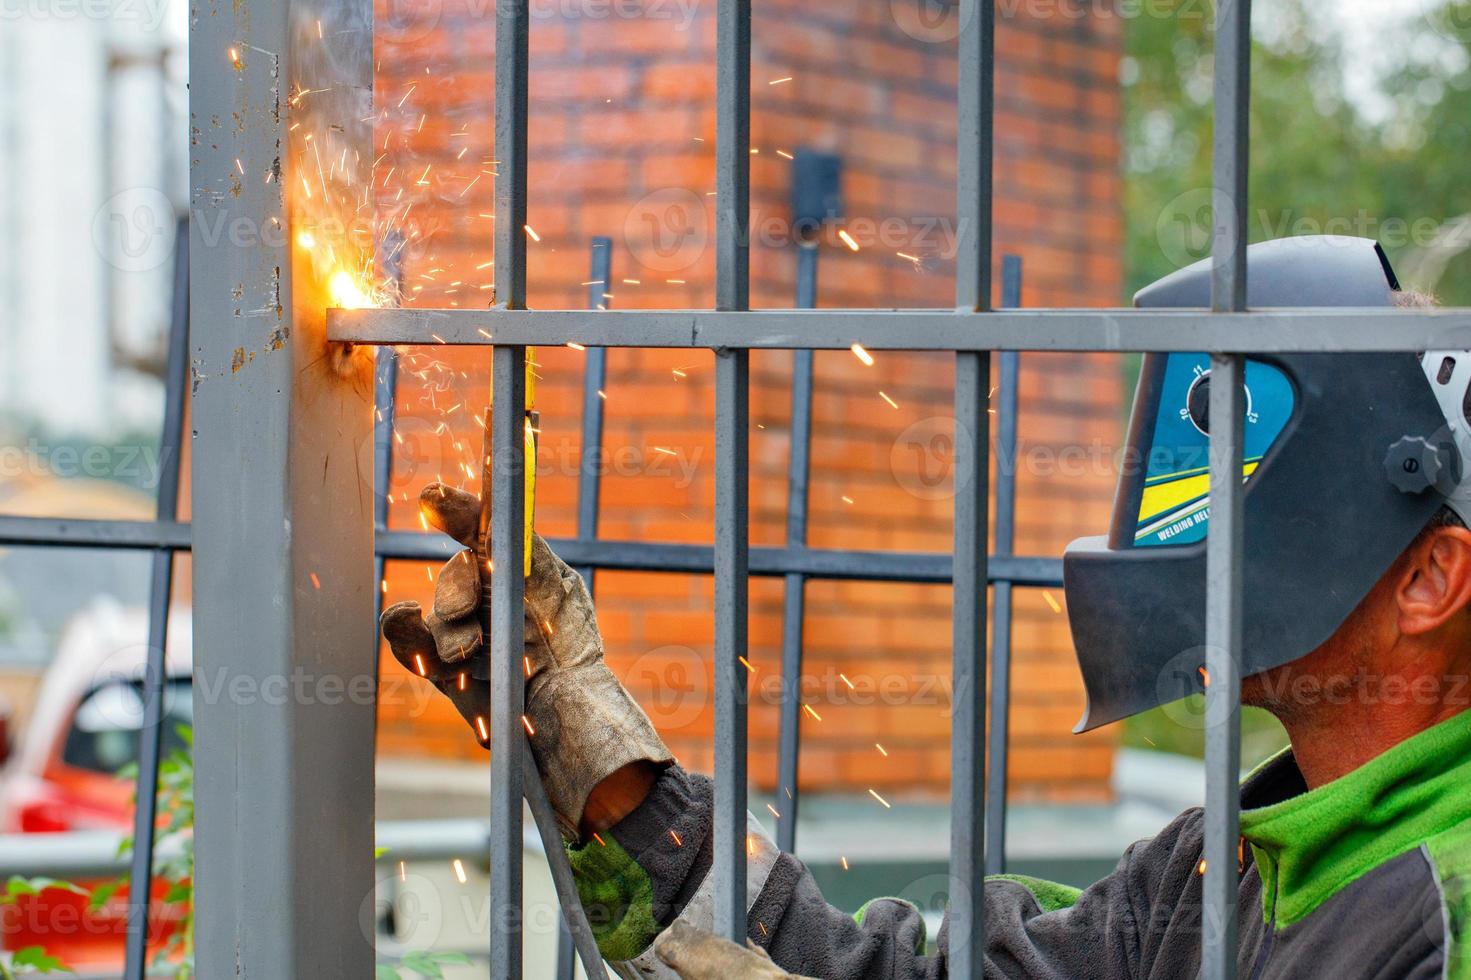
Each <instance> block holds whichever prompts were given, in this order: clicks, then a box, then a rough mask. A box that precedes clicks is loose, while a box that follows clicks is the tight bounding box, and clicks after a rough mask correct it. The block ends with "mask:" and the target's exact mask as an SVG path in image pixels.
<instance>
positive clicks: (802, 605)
mask: <svg viewBox="0 0 1471 980" xmlns="http://www.w3.org/2000/svg"><path fill="white" fill-rule="evenodd" d="M816 306H817V243H816V242H798V243H797V308H798V309H806V310H810V309H813V308H814V307H816ZM812 362H813V355H812V351H810V350H796V351H793V352H792V424H791V427H790V432H789V433H788V438H787V441H788V443H789V445H790V446H791V455H790V459H789V461H788V463H787V547H788V548H805V547H806V546H807V508H808V503H807V486H808V483H809V481H810V478H811V475H812ZM783 578H784V580H783V582H782V619H781V682H782V683H781V690H782V700H781V719H780V722H779V726H778V732H777V749H776V757H777V775H776V788H777V799H776V811H777V818H776V846H777V848H778V849H779V850H781V851H784V852H786V853H787V854H791V853H793V852H795V851H796V849H797V812H798V810H799V809H800V804H801V792H800V790H799V789H798V787H797V768H798V762H799V760H800V757H801V734H802V632H803V624H804V620H805V614H806V606H807V576H805V575H803V574H802V573H800V572H788V573H787V574H786V575H785V576H784V577H783Z"/></svg>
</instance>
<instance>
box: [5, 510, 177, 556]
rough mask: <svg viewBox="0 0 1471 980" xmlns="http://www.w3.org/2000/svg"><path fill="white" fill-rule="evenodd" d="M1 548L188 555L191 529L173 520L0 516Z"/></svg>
mask: <svg viewBox="0 0 1471 980" xmlns="http://www.w3.org/2000/svg"><path fill="white" fill-rule="evenodd" d="M0 545H6V546H10V547H17V548H29V547H41V548H50V547H55V548H108V549H111V548H123V549H127V550H136V551H142V550H146V549H148V548H168V549H171V550H174V551H187V550H189V546H190V528H189V525H188V524H181V523H179V522H178V521H176V520H167V521H93V520H75V519H73V518H70V517H17V516H15V515H12V514H5V515H0Z"/></svg>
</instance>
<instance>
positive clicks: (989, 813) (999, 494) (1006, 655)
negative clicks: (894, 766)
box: [984, 255, 1022, 875]
mask: <svg viewBox="0 0 1471 980" xmlns="http://www.w3.org/2000/svg"><path fill="white" fill-rule="evenodd" d="M1021 301H1022V260H1021V257H1020V256H1017V255H1008V256H1006V257H1004V258H1003V259H1002V260H1001V305H1002V306H1004V307H1016V306H1020V305H1021ZM1020 362H1021V355H1020V354H1018V353H1017V352H1016V351H1006V352H1005V353H1003V354H1002V355H1001V377H1000V379H999V383H998V385H997V389H998V391H997V393H998V394H999V395H1000V396H1001V397H1000V404H999V405H998V406H997V408H996V429H997V431H996V441H997V453H996V460H997V462H996V545H995V547H996V554H997V555H1005V556H1010V555H1011V550H1012V548H1013V547H1015V545H1016V424H1017V400H1018V399H1017V379H1018V375H1019V373H1020ZM994 581H995V583H996V585H995V588H994V589H993V590H992V600H991V601H992V607H993V612H992V621H991V709H990V710H991V738H990V741H989V742H988V743H987V746H986V749H987V751H986V780H987V782H986V821H985V828H986V846H985V849H984V854H985V859H986V861H985V864H986V874H988V875H993V874H1001V873H1002V872H1004V871H1005V870H1006V769H1007V765H1006V763H1007V754H1008V745H1007V732H1008V730H1009V728H1010V722H1011V612H1012V609H1011V607H1012V596H1011V591H1012V582H1011V580H1010V579H1005V578H997V579H994Z"/></svg>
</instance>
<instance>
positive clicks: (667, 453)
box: [654, 446, 679, 456]
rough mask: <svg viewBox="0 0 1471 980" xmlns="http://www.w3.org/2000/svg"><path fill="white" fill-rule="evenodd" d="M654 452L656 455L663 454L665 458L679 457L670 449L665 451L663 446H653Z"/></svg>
mask: <svg viewBox="0 0 1471 980" xmlns="http://www.w3.org/2000/svg"><path fill="white" fill-rule="evenodd" d="M654 452H656V453H663V454H664V455H665V456H678V455H679V453H677V452H675V451H674V450H672V449H665V448H664V447H663V446H655V447H654Z"/></svg>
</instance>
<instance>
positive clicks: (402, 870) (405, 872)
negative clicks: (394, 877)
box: [398, 861, 409, 881]
mask: <svg viewBox="0 0 1471 980" xmlns="http://www.w3.org/2000/svg"><path fill="white" fill-rule="evenodd" d="M398 880H399V881H408V880H409V866H408V863H407V862H405V861H400V862H398Z"/></svg>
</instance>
